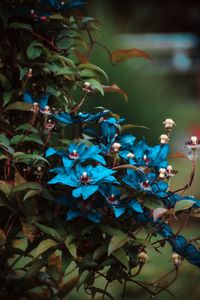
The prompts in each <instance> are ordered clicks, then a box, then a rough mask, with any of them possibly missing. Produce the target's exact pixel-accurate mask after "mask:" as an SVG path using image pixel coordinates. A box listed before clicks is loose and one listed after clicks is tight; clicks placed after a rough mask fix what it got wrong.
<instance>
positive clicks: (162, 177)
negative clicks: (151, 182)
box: [158, 168, 166, 179]
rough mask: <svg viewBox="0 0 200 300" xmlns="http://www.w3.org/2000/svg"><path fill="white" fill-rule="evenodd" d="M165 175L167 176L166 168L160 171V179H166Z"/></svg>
mask: <svg viewBox="0 0 200 300" xmlns="http://www.w3.org/2000/svg"><path fill="white" fill-rule="evenodd" d="M165 175H166V169H165V168H160V169H159V176H158V177H159V178H160V179H164V178H165Z"/></svg>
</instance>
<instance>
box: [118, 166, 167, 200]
mask: <svg viewBox="0 0 200 300" xmlns="http://www.w3.org/2000/svg"><path fill="white" fill-rule="evenodd" d="M126 172H127V174H126V175H125V176H123V177H122V180H123V182H125V183H126V184H127V185H129V186H130V187H132V188H133V189H134V190H137V191H142V192H145V193H147V194H152V195H155V196H156V197H159V198H162V197H166V195H167V190H168V187H169V186H168V184H167V183H166V182H164V181H162V180H158V179H157V174H156V173H155V172H150V173H148V174H145V173H144V172H142V170H141V171H135V170H132V169H127V171H126Z"/></svg>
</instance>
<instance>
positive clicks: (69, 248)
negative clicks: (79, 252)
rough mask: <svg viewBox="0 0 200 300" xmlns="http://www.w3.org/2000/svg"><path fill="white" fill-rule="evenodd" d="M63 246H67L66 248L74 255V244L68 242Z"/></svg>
mask: <svg viewBox="0 0 200 300" xmlns="http://www.w3.org/2000/svg"><path fill="white" fill-rule="evenodd" d="M65 246H66V247H67V249H68V250H69V252H70V254H71V255H72V256H73V257H76V245H75V244H73V243H70V244H67V243H66V244H65Z"/></svg>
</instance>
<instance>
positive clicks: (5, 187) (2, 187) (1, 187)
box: [0, 180, 13, 196]
mask: <svg viewBox="0 0 200 300" xmlns="http://www.w3.org/2000/svg"><path fill="white" fill-rule="evenodd" d="M12 188H13V186H12V184H10V183H8V182H7V181H4V180H0V191H1V192H2V193H4V194H5V195H6V196H9V195H10V192H11V190H12Z"/></svg>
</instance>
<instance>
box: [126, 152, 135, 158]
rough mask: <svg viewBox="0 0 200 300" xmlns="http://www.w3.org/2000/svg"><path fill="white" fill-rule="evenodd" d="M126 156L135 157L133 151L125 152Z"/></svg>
mask: <svg viewBox="0 0 200 300" xmlns="http://www.w3.org/2000/svg"><path fill="white" fill-rule="evenodd" d="M127 157H128V158H134V157H135V155H134V153H132V152H129V153H128V154H127Z"/></svg>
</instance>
